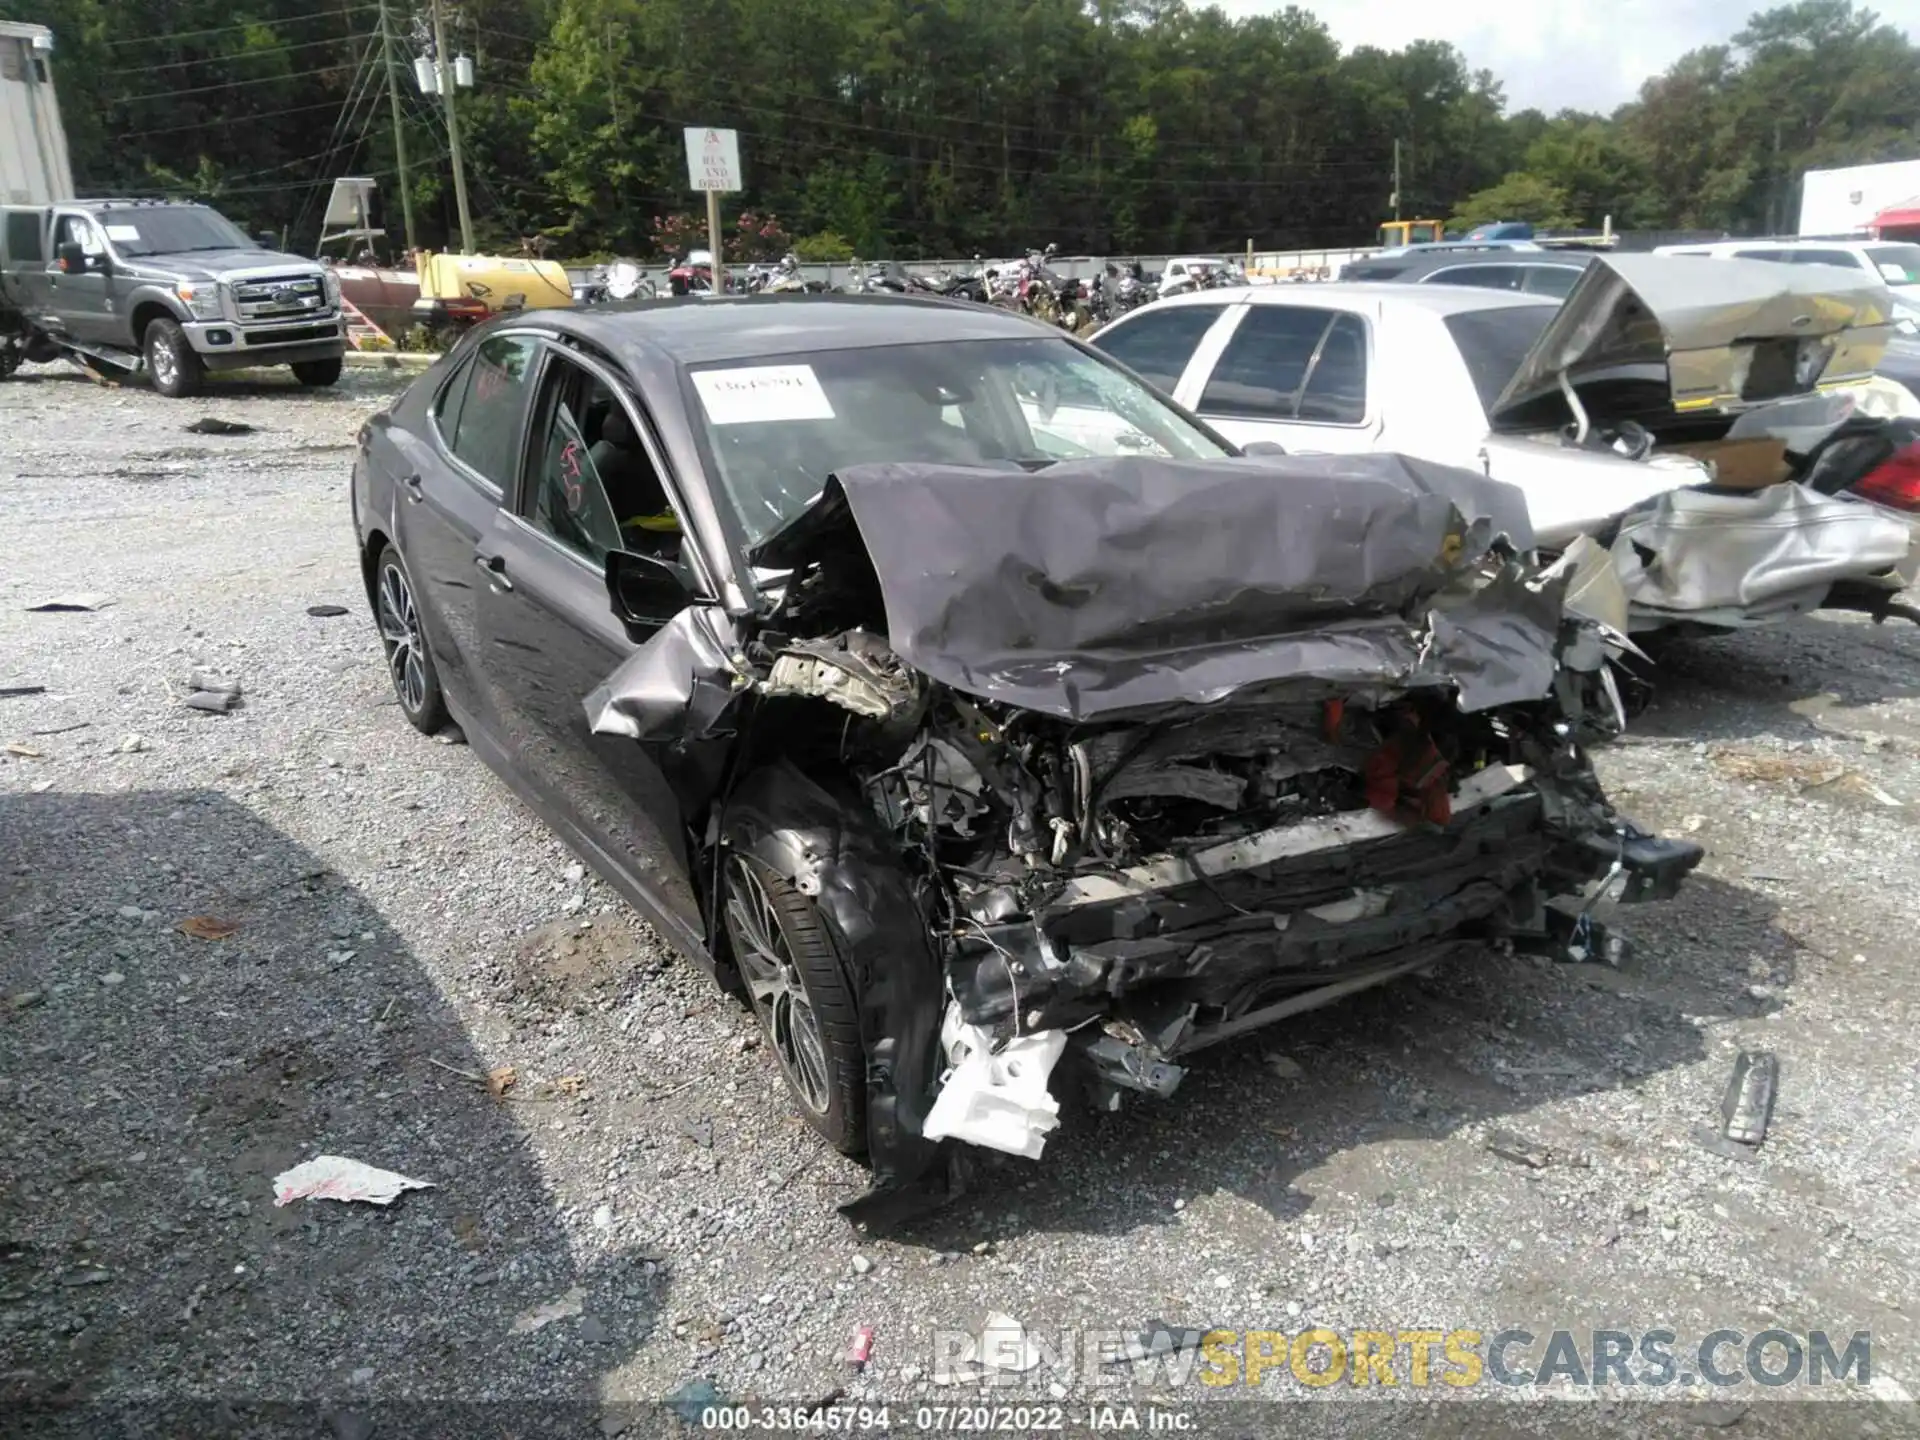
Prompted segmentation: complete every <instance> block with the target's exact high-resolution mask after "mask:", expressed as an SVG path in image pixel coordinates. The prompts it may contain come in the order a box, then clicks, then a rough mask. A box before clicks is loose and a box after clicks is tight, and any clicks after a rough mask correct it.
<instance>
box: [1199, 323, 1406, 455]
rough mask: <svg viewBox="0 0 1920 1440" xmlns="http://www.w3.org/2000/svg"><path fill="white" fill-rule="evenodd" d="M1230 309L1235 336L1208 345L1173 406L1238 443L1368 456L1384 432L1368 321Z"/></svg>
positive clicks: (1221, 335) (1217, 337)
mask: <svg viewBox="0 0 1920 1440" xmlns="http://www.w3.org/2000/svg"><path fill="white" fill-rule="evenodd" d="M1235 308H1236V310H1237V311H1238V312H1239V313H1238V315H1237V317H1236V323H1235V324H1234V325H1233V327H1232V329H1231V330H1223V331H1221V332H1216V333H1215V334H1213V335H1211V336H1209V337H1208V343H1207V345H1206V346H1204V347H1203V348H1202V350H1201V352H1200V353H1199V354H1198V355H1196V356H1195V359H1194V363H1193V365H1192V366H1190V367H1189V369H1188V371H1187V374H1186V375H1185V376H1184V377H1183V378H1182V380H1181V383H1180V387H1179V389H1178V390H1177V391H1176V392H1175V395H1174V398H1175V399H1177V400H1179V401H1180V402H1181V403H1182V404H1184V405H1186V406H1188V407H1189V408H1190V409H1192V410H1194V411H1196V412H1198V414H1199V415H1200V417H1201V418H1202V419H1204V420H1206V421H1207V422H1208V423H1209V424H1211V425H1212V426H1213V427H1214V428H1215V429H1216V430H1218V431H1219V432H1220V433H1221V434H1222V435H1225V436H1226V437H1227V438H1228V439H1229V440H1231V441H1233V442H1234V443H1235V444H1236V445H1250V444H1253V443H1254V442H1256V441H1261V440H1266V441H1274V442H1277V443H1279V444H1281V445H1284V446H1285V447H1286V448H1287V449H1288V450H1291V451H1295V452H1297V453H1311V452H1314V451H1319V452H1332V453H1336V454H1353V453H1358V452H1362V451H1367V450H1371V449H1373V448H1374V444H1375V441H1376V439H1377V437H1378V435H1379V430H1380V425H1379V420H1378V417H1377V415H1376V414H1375V413H1374V411H1375V407H1374V406H1373V405H1372V404H1371V403H1370V401H1369V396H1368V377H1369V370H1370V356H1371V351H1372V345H1373V340H1372V326H1371V323H1370V321H1369V319H1368V317H1366V316H1365V315H1363V314H1360V313H1358V312H1356V311H1352V310H1346V309H1337V308H1331V307H1326V306H1312V305H1256V304H1244V305H1240V306H1237V307H1235Z"/></svg>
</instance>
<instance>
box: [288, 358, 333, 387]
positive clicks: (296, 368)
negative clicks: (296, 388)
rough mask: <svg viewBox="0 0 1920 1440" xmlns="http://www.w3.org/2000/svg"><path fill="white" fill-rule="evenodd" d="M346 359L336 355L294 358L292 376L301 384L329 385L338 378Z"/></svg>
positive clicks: (312, 385)
mask: <svg viewBox="0 0 1920 1440" xmlns="http://www.w3.org/2000/svg"><path fill="white" fill-rule="evenodd" d="M346 363H347V362H346V361H345V360H344V359H343V358H341V357H340V356H338V355H336V356H334V357H333V358H332V359H331V360H296V361H295V362H294V363H293V365H292V367H291V368H292V370H293V378H294V379H296V380H298V381H299V382H300V383H301V384H302V385H306V386H310V387H313V388H316V389H317V388H319V387H321V386H325V385H331V384H333V383H334V382H335V381H336V380H338V379H339V378H340V371H341V369H342V368H343V367H344V366H345V365H346Z"/></svg>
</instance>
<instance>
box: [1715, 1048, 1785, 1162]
mask: <svg viewBox="0 0 1920 1440" xmlns="http://www.w3.org/2000/svg"><path fill="white" fill-rule="evenodd" d="M1779 1088H1780V1062H1779V1061H1778V1060H1777V1059H1775V1058H1774V1054H1773V1052H1772V1051H1771V1050H1742V1051H1741V1052H1740V1053H1739V1055H1737V1056H1735V1057H1734V1062H1733V1074H1732V1075H1731V1076H1729V1077H1728V1079H1727V1093H1726V1095H1725V1096H1724V1097H1723V1098H1722V1099H1721V1101H1720V1121H1721V1127H1720V1128H1721V1134H1723V1135H1724V1136H1726V1138H1727V1139H1729V1140H1732V1141H1734V1142H1735V1143H1736V1144H1740V1145H1749V1146H1757V1145H1759V1144H1760V1142H1761V1141H1763V1140H1765V1139H1766V1138H1767V1122H1768V1121H1769V1120H1771V1119H1772V1118H1773V1099H1774V1095H1775V1094H1776V1092H1778V1090H1779Z"/></svg>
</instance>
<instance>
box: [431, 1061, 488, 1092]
mask: <svg viewBox="0 0 1920 1440" xmlns="http://www.w3.org/2000/svg"><path fill="white" fill-rule="evenodd" d="M427 1064H429V1065H431V1066H433V1067H434V1068H435V1069H438V1070H444V1071H446V1072H447V1073H448V1074H449V1075H458V1076H459V1077H460V1078H461V1079H462V1080H471V1081H472V1082H473V1083H474V1084H476V1085H484V1084H486V1083H487V1077H486V1076H484V1075H476V1074H475V1073H474V1072H473V1071H471V1070H462V1069H461V1068H460V1067H459V1066H458V1065H449V1064H447V1062H446V1061H444V1060H436V1059H434V1058H433V1057H432V1056H431V1055H429V1056H428V1057H427Z"/></svg>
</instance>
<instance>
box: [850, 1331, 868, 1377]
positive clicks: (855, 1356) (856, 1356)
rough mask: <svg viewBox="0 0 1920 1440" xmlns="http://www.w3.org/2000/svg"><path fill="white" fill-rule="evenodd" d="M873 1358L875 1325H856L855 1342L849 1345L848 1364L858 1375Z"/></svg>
mask: <svg viewBox="0 0 1920 1440" xmlns="http://www.w3.org/2000/svg"><path fill="white" fill-rule="evenodd" d="M872 1358H873V1326H871V1325H860V1326H856V1327H855V1329H854V1332H853V1343H852V1344H851V1345H849V1346H848V1347H847V1364H849V1365H851V1366H852V1367H853V1373H854V1374H856V1375H858V1374H859V1373H860V1372H861V1371H863V1370H865V1369H866V1368H867V1361H869V1360H871V1359H872Z"/></svg>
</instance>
